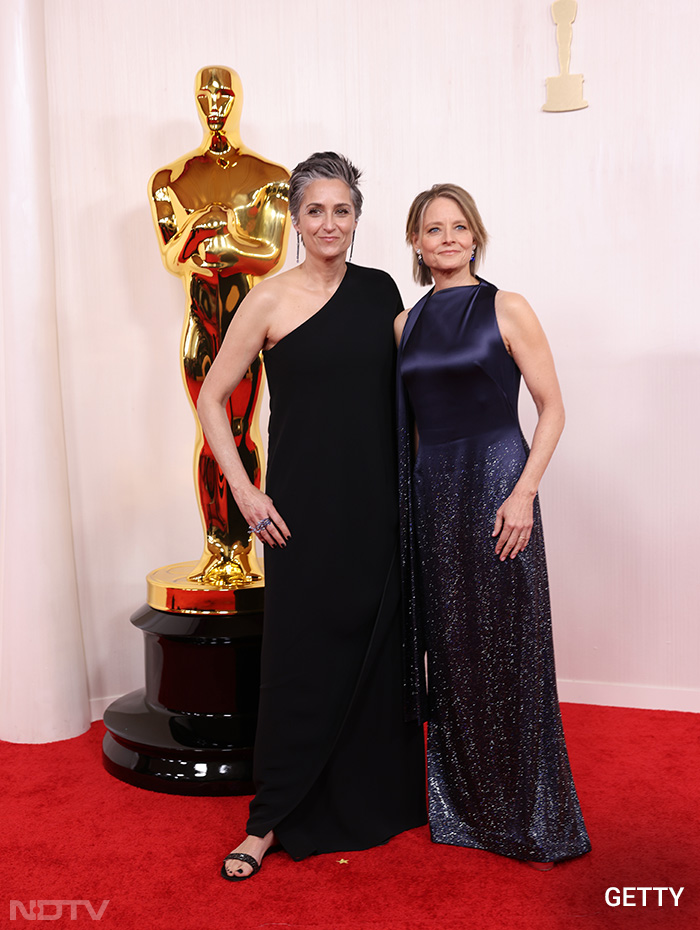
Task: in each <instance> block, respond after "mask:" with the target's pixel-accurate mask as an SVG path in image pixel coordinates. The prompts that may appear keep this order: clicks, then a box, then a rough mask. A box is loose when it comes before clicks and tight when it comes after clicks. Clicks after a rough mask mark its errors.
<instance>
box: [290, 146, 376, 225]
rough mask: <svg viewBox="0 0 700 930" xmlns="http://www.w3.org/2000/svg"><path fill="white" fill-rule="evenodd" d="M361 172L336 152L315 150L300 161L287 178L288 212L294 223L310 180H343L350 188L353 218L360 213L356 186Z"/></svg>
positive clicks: (359, 197) (358, 192) (358, 194)
mask: <svg viewBox="0 0 700 930" xmlns="http://www.w3.org/2000/svg"><path fill="white" fill-rule="evenodd" d="M361 174H362V172H361V171H360V170H359V169H358V168H356V167H355V166H354V165H353V163H352V162H351V161H350V159H348V158H346V157H345V156H344V155H338V154H337V153H336V152H315V153H314V154H313V155H310V156H309V157H308V158H307V159H305V160H304V161H300V162H299V164H298V165H297V166H296V168H295V169H294V171H292V176H291V178H290V179H289V212H290V213H291V215H292V219H293V220H294V222H295V223H296V222H297V220H298V218H299V211H300V210H301V203H302V201H303V199H304V192H305V191H306V188H307V187H308V186H309V184H311V182H312V181H321V180H323V179H325V178H328V179H330V180H334V181H343V182H344V183H345V184H347V186H348V187H349V188H350V196H351V198H352V205H353V207H354V210H355V219H359V218H360V214H361V213H362V192H361V191H360V188H359V186H358V183H357V182H358V181H359V179H360V176H361Z"/></svg>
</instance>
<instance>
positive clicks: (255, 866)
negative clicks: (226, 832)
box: [221, 852, 260, 882]
mask: <svg viewBox="0 0 700 930" xmlns="http://www.w3.org/2000/svg"><path fill="white" fill-rule="evenodd" d="M229 859H240V861H241V862H245V863H246V865H249V866H250V867H251V868H252V870H253V871H252V872H249V873H248V875H229V874H228V872H227V871H226V863H227V862H228V861H229ZM259 871H260V863H259V862H258V860H257V859H254V858H253V856H249V855H248V853H239V852H230V853H229V854H228V856H226V858H225V859H224V861H223V863H222V865H221V877H222V878H225V879H226V881H227V882H244V881H245V880H246V878H252V877H253V876H254V875H257V874H258V872H259Z"/></svg>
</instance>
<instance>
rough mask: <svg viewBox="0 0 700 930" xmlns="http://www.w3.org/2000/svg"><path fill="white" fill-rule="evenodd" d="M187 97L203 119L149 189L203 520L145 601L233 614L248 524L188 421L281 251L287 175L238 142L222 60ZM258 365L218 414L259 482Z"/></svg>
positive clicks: (246, 581) (248, 573) (237, 95)
mask: <svg viewBox="0 0 700 930" xmlns="http://www.w3.org/2000/svg"><path fill="white" fill-rule="evenodd" d="M195 97H196V101H197V105H198V107H199V116H200V119H201V122H202V126H203V128H204V139H203V141H202V144H201V145H200V147H199V148H198V149H195V150H194V151H193V152H190V153H188V154H187V155H184V156H182V157H181V158H179V159H177V160H176V161H174V162H173V163H172V164H170V165H167V166H166V167H165V168H161V169H160V170H159V171H156V173H155V174H154V175H153V177H152V178H151V181H150V183H149V195H150V199H151V209H152V213H153V221H154V223H155V227H156V232H157V235H158V243H159V246H160V250H161V255H162V258H163V262H164V264H165V267H166V268H167V269H168V271H170V272H172V273H173V274H176V275H178V277H179V278H180V279H181V280H182V283H183V285H184V288H185V295H186V301H187V304H186V312H185V324H184V328H183V333H182V357H181V364H182V375H183V380H184V382H185V388H186V390H187V394H188V397H189V400H190V402H191V405H192V410H193V413H194V417H195V423H196V428H197V435H196V441H195V456H194V459H195V461H194V472H195V486H196V490H197V499H198V503H199V509H200V513H201V517H202V523H203V526H204V552H203V554H202V556H201V558H200V559H199V561H197V562H182V563H178V564H177V565H166V566H164V567H163V568H160V569H156V570H155V571H153V572H151V573H150V574H149V576H148V603H149V604H150V605H151V607H155V608H156V609H160V610H167V611H174V612H183V613H185V612H187V613H189V612H198V613H207V612H216V613H228V612H233V611H234V609H235V604H236V595H235V592H236V590H238V589H241V588H246V587H250V586H251V585H252V586H258V587H259V586H260V584H261V581H262V572H261V570H260V568H259V566H258V565H257V563H256V560H255V551H254V548H253V542H252V538H251V533H250V530H249V529H248V526H247V524H246V521H245V520H244V519H243V517H242V515H241V512H240V511H239V509H238V506H237V504H236V502H235V500H234V499H233V496H232V494H231V491H230V488H229V487H228V484H227V482H226V479H225V478H224V476H223V474H222V472H221V469H220V468H219V466H218V464H217V462H216V459H215V458H214V456H213V454H212V452H211V450H210V449H209V446H208V444H207V441H206V439H205V438H204V436H203V434H202V429H201V426H200V424H199V420H198V418H197V411H196V404H197V398H198V396H199V391H200V388H201V386H202V382H203V381H204V378H205V376H206V374H207V372H208V370H209V368H210V366H211V363H212V361H213V360H214V357H215V356H216V354H217V352H218V351H219V347H220V346H221V343H222V341H223V338H224V336H225V335H226V331H227V329H228V326H229V324H230V322H231V320H232V319H233V316H234V314H235V313H236V310H237V309H238V306H239V304H240V303H241V301H242V300H243V298H244V297H245V295H246V294H247V293H248V291H249V290H250V289H251V287H252V286H253V285H254V284H255V282H256V280H259V279H260V278H262V277H263V276H264V275H267V274H269V273H270V272H273V271H275V270H276V269H277V268H279V267H280V265H281V264H282V262H283V260H284V252H285V248H286V234H287V233H288V229H287V214H288V197H289V185H288V183H287V182H288V180H289V173H288V172H287V170H286V168H283V167H282V166H281V165H277V164H275V163H274V162H270V161H267V160H266V159H264V158H262V157H261V156H260V155H258V154H256V153H255V152H253V151H251V150H250V149H248V148H246V147H245V146H244V145H243V143H242V142H241V139H240V136H239V128H238V127H239V120H240V113H241V108H242V103H243V91H242V87H241V81H240V78H239V76H238V75H237V74H236V72H235V71H233V70H232V69H231V68H224V67H209V68H202V70H201V71H199V73H198V74H197V77H196V81H195ZM261 384H262V362H261V361H260V359H259V358H258V359H256V360H255V361H254V362H253V364H252V365H251V367H250V369H249V370H248V373H247V375H246V377H245V378H244V379H243V381H242V382H241V384H240V385H239V386H238V387H237V388H236V390H235V391H234V393H233V395H232V396H231V399H230V401H229V404H228V407H227V412H228V419H229V422H230V426H231V432H232V433H233V436H234V438H235V441H236V445H237V446H238V451H239V454H240V456H241V459H242V461H243V463H244V465H245V467H246V470H247V472H248V476H249V478H250V480H251V481H252V482H253V483H254V484H255V485H256V486H258V487H259V486H260V473H261V461H260V459H261V449H260V442H259V437H258V435H257V432H258V430H257V406H258V399H259V396H260V389H261Z"/></svg>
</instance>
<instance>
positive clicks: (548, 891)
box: [0, 704, 700, 930]
mask: <svg viewBox="0 0 700 930" xmlns="http://www.w3.org/2000/svg"><path fill="white" fill-rule="evenodd" d="M562 711H563V715H564V725H565V728H566V733H567V740H568V744H569V752H570V756H571V763H572V768H573V771H574V777H575V779H576V784H577V787H578V792H579V796H580V799H581V805H582V807H583V812H584V816H585V818H586V823H587V826H588V829H589V833H590V836H591V842H592V843H593V852H592V853H590V854H589V855H588V856H585V857H583V858H582V859H579V860H574V861H571V862H568V863H564V864H562V865H559V866H557V867H555V869H554V870H553V871H552V872H548V873H538V872H535V871H533V870H532V869H530V868H528V867H527V866H524V865H522V864H520V863H517V862H513V861H510V860H507V859H502V858H500V857H498V856H495V855H491V854H489V853H484V852H479V851H475V850H466V849H456V848H452V847H448V846H436V845H432V844H431V843H430V840H429V836H428V830H427V828H422V829H419V830H413V831H411V832H410V833H406V834H403V835H402V836H399V837H396V838H395V839H393V840H392V841H391V842H390V843H388V844H387V845H386V846H383V847H380V848H377V849H373V850H369V851H368V852H364V853H357V852H355V853H348V854H347V855H345V856H343V855H341V854H338V855H327V856H318V857H314V858H312V859H310V860H306V861H304V862H301V863H294V862H292V861H291V859H289V857H288V856H287V855H286V854H284V853H277V854H275V855H272V856H270V858H269V859H267V860H266V861H265V864H264V866H263V869H262V871H261V872H260V874H259V875H258V876H256V877H255V878H253V879H252V880H250V881H248V882H244V883H241V884H229V883H226V882H224V881H223V880H222V879H221V878H220V877H219V875H218V871H219V866H220V862H221V859H222V858H223V856H224V855H225V854H226V853H227V852H228V851H229V850H230V849H231V848H232V847H233V846H234V845H236V843H237V842H238V841H239V837H240V835H241V828H242V826H243V824H244V822H245V817H246V807H247V799H246V798H182V797H177V796H174V795H167V794H157V793H154V792H148V791H143V790H140V789H138V788H133V787H131V786H130V785H126V784H124V783H123V782H120V781H117V780H116V779H114V778H112V777H111V776H110V775H108V774H107V773H106V772H105V771H104V770H103V768H102V764H101V739H102V735H103V732H104V729H103V726H102V724H101V723H95V724H93V726H92V728H91V730H90V732H89V733H86V734H84V735H83V736H81V737H79V738H77V739H74V740H66V741H65V742H60V743H50V744H46V745H40V746H27V745H14V744H11V743H0V758H1V759H2V771H3V781H4V785H3V802H4V812H3V830H2V834H3V836H2V841H1V842H2V845H3V866H2V873H1V874H2V884H3V886H4V889H5V891H4V894H3V895H2V902H1V909H2V914H3V923H4V925H5V926H6V927H22V926H27V925H28V924H29V923H30V921H28V920H27V919H26V917H25V916H24V914H25V913H31V912H30V910H29V908H30V902H32V901H45V902H48V901H57V900H58V901H88V902H89V903H90V906H91V907H92V908H93V909H94V911H95V912H99V909H100V907H101V905H102V903H103V901H106V900H108V901H109V903H108V904H107V905H106V907H105V909H104V912H103V914H102V917H101V918H100V920H99V923H98V922H97V921H96V920H94V919H93V918H92V917H91V916H90V913H89V911H88V908H87V906H86V905H79V906H74V908H73V913H74V919H71V908H70V906H69V905H64V906H63V908H62V911H61V914H62V916H60V917H58V919H55V920H54V921H53V922H52V923H51V924H50V926H52V927H64V926H65V927H86V926H96V925H98V926H101V927H103V928H104V930H113V928H119V930H122V928H123V930H142V928H143V930H161V928H163V930H253V928H291V930H464V928H472V927H473V928H480V930H481V928H483V930H506V928H507V930H512V928H518V930H521V928H524V930H617V928H625V930H627V928H629V930H657V928H664V930H665V928H674V930H676V928H677V930H692V928H695V927H700V906H699V896H700V882H699V881H698V863H699V860H700V826H699V822H700V750H699V746H700V715H696V714H679V713H668V712H662V711H635V710H627V709H617V708H609V707H592V706H586V705H578V704H568V705H566V704H565V705H563V706H562ZM339 859H347V860H348V862H347V863H342V864H341V863H339V862H338V860H339ZM669 886H670V887H672V888H674V889H675V890H676V892H677V891H678V889H679V888H680V887H681V886H682V887H683V888H684V891H683V892H682V894H681V896H680V898H679V902H678V906H677V907H674V904H673V898H672V897H671V894H670V892H668V891H664V892H662V893H661V896H662V905H661V906H659V904H658V895H659V892H657V891H654V892H651V891H649V892H647V893H646V894H647V904H646V907H644V906H642V903H641V902H642V895H641V893H640V892H636V894H635V897H634V898H631V897H629V898H628V900H629V901H630V902H631V901H632V900H634V901H635V902H636V906H627V907H623V906H620V907H609V906H608V905H607V904H606V903H605V892H606V889H607V888H610V887H615V888H619V889H620V890H622V888H624V887H627V888H640V887H648V888H652V887H653V888H659V887H662V888H668V887H669ZM628 895H630V892H628ZM13 900H14V901H19V902H21V903H22V905H23V907H24V908H25V911H22V910H21V909H19V908H18V907H17V906H15V909H14V917H15V919H14V920H13V921H9V920H8V914H11V913H12V911H11V908H10V902H11V901H13ZM41 908H42V909H41V910H39V911H35V912H34V914H33V916H34V918H35V920H36V922H37V923H38V921H39V920H41V919H44V920H47V919H49V915H54V916H55V915H57V914H58V913H59V907H58V906H56V905H53V906H51V905H48V904H45V905H42V906H41ZM6 921H7V922H6ZM32 925H35V924H34V923H32Z"/></svg>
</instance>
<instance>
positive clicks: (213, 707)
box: [102, 605, 262, 795]
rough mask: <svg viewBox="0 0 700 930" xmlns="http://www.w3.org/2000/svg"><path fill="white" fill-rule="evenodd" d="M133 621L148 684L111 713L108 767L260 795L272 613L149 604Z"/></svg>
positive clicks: (140, 780) (130, 777) (167, 782)
mask: <svg viewBox="0 0 700 930" xmlns="http://www.w3.org/2000/svg"><path fill="white" fill-rule="evenodd" d="M259 606H260V607H261V605H259ZM131 622H132V623H133V624H134V626H136V627H138V628H139V629H140V630H142V631H143V633H144V636H145V652H146V687H145V688H143V689H141V690H139V691H132V692H131V693H130V694H126V695H124V697H121V698H118V699H117V700H116V701H114V702H113V703H112V704H110V706H109V707H108V708H107V710H106V711H105V715H104V722H105V725H106V727H107V730H108V731H109V732H108V733H106V734H105V738H104V741H103V744H102V759H103V763H104V767H105V768H106V769H107V771H108V772H109V773H110V774H112V775H114V776H115V777H116V778H119V779H121V780H122V781H126V782H129V784H132V785H137V786H138V787H139V788H150V789H151V790H152V791H163V792H168V793H170V794H189V795H227V794H250V793H252V791H253V783H252V757H253V742H254V738H255V726H256V721H257V712H258V692H259V689H260V645H261V639H262V609H259V610H250V611H246V612H240V613H236V614H231V615H216V614H214V615H212V614H206V615H205V614H174V613H166V612H165V611H161V610H155V609H154V608H152V607H149V606H144V607H142V608H141V610H139V611H137V612H136V613H135V614H134V615H133V616H132V618H131Z"/></svg>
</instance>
